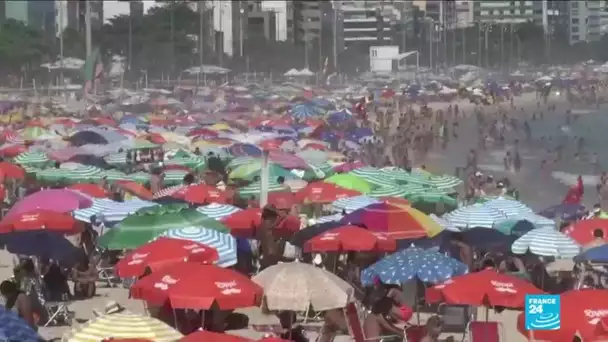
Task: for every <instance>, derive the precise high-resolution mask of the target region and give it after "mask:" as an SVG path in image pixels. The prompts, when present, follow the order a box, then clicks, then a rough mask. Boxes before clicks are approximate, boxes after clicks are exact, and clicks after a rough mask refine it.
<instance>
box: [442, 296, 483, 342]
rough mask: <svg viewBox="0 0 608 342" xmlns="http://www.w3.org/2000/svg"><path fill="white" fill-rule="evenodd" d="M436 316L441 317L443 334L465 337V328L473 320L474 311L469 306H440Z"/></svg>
mask: <svg viewBox="0 0 608 342" xmlns="http://www.w3.org/2000/svg"><path fill="white" fill-rule="evenodd" d="M437 314H438V315H439V317H441V322H442V327H443V332H448V333H459V334H462V338H463V340H464V337H465V335H466V331H467V326H468V324H469V322H471V321H472V320H473V317H474V314H475V310H474V309H473V308H472V307H471V306H469V305H447V304H440V305H439V307H438V308H437Z"/></svg>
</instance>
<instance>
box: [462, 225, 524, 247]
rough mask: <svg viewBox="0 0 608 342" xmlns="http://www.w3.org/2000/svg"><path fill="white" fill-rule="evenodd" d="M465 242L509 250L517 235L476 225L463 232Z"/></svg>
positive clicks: (476, 245)
mask: <svg viewBox="0 0 608 342" xmlns="http://www.w3.org/2000/svg"><path fill="white" fill-rule="evenodd" d="M462 237H463V240H464V242H465V243H467V244H468V245H469V246H471V247H473V248H479V249H483V250H501V251H505V250H506V251H508V250H509V248H510V247H511V244H512V243H513V241H515V239H516V238H517V237H516V236H511V235H506V234H503V233H501V232H500V231H498V230H495V229H488V228H483V227H475V228H471V229H467V230H465V231H464V232H462Z"/></svg>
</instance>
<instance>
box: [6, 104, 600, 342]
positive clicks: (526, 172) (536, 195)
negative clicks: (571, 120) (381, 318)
mask: <svg viewBox="0 0 608 342" xmlns="http://www.w3.org/2000/svg"><path fill="white" fill-rule="evenodd" d="M457 103H458V105H459V107H460V109H461V110H463V111H465V112H467V113H468V114H469V115H468V116H467V117H466V118H463V119H461V121H460V128H459V138H458V139H457V140H451V141H450V143H449V144H448V146H447V148H446V149H445V150H441V149H440V148H439V147H437V148H435V149H434V150H433V151H431V152H430V153H429V155H428V156H427V157H426V159H425V160H424V161H422V162H423V163H424V164H425V165H426V166H427V168H428V169H429V170H431V171H433V172H444V173H447V174H454V171H455V168H456V167H460V166H463V160H464V158H465V156H466V154H467V152H468V151H469V150H470V149H471V148H475V147H476V145H477V137H476V134H477V133H476V132H477V129H476V123H475V119H474V117H473V115H470V114H471V113H472V112H473V110H474V107H475V105H474V104H471V103H469V101H459V102H457ZM550 103H555V104H557V106H558V108H557V111H556V113H555V114H556V115H563V112H564V111H565V110H566V108H567V104H566V103H565V100H564V99H562V98H552V99H550ZM452 104H453V103H452ZM448 105H449V103H430V104H429V107H431V108H432V109H434V110H437V109H441V108H444V109H447V107H448ZM503 106H505V107H507V106H508V103H505V104H503ZM516 106H517V107H518V108H522V107H523V108H525V110H526V111H531V110H534V109H535V108H536V98H535V95H534V94H524V95H522V96H519V97H517V98H516ZM495 109H496V108H495V107H494V106H488V107H485V111H486V112H492V111H494V110H495ZM560 113H561V114H560ZM395 121H396V120H395ZM396 126H397V123H396V122H395V123H393V125H392V127H396ZM393 133H394V131H393ZM504 151H505V149H493V148H491V147H489V148H488V149H487V150H486V151H484V152H483V154H481V155H480V156H479V157H480V160H479V164H480V167H481V168H483V169H484V170H486V171H487V172H488V173H490V174H492V175H494V176H495V177H503V176H508V177H509V178H510V179H511V180H512V181H513V183H514V184H515V186H516V187H517V188H518V189H519V190H520V193H521V198H522V200H523V202H525V203H526V204H529V205H530V206H531V207H532V208H534V209H536V210H540V209H542V208H545V207H548V206H551V205H553V204H557V203H559V202H560V201H561V198H562V197H563V195H564V194H565V192H566V189H567V184H564V183H567V182H564V181H561V182H560V181H559V180H557V179H555V178H554V177H551V176H550V175H549V176H542V175H540V173H539V172H538V167H537V165H538V163H539V162H540V158H542V151H539V150H538V149H535V148H534V147H527V146H525V145H524V146H522V148H521V153H522V156H523V158H524V166H523V168H522V170H521V171H520V172H519V173H517V174H515V173H508V174H507V173H505V172H504V168H503V165H502V157H503V156H504ZM555 171H563V172H564V173H568V172H569V171H570V170H568V169H563V170H562V169H556V170H555ZM586 185H587V186H589V188H590V189H591V187H592V184H586ZM589 197H590V198H588V199H587V201H586V202H590V203H593V198H592V196H589ZM587 204H589V203H587ZM12 269H13V256H12V255H10V254H9V253H7V252H6V251H0V276H2V277H3V279H7V278H9V277H11V276H12ZM128 297H129V295H128V290H127V289H125V288H122V287H117V288H107V287H104V286H103V285H101V284H100V286H99V287H98V291H97V296H96V297H94V298H92V299H89V300H82V301H75V302H72V303H70V305H69V307H70V310H72V311H74V313H75V317H76V319H75V321H74V325H75V326H76V325H77V324H81V323H82V322H85V321H86V320H88V319H90V318H91V317H92V316H93V312H92V311H93V309H98V310H100V311H102V310H103V308H104V306H105V304H106V303H107V302H108V301H116V302H118V303H120V304H121V305H122V306H124V307H125V308H126V309H127V310H129V311H132V312H135V313H142V314H143V313H145V308H144V305H143V303H142V302H141V301H137V300H131V299H129V298H128ZM237 311H238V312H242V313H245V314H247V315H248V317H249V320H250V324H268V323H278V320H277V319H276V318H275V317H274V316H267V315H264V314H262V312H261V310H260V309H259V308H248V309H242V310H237ZM517 315H518V312H516V311H504V312H503V313H501V314H496V313H494V312H493V311H492V310H490V311H489V320H491V321H498V322H501V324H502V327H503V331H504V338H505V340H506V341H510V342H511V341H513V342H517V341H526V340H527V339H526V338H525V337H524V336H522V335H521V334H519V333H518V332H517V330H516V319H517ZM427 316H428V315H421V319H422V320H421V322H420V323H424V320H425V318H426V317H427ZM478 317H479V318H480V319H482V318H483V319H485V317H486V309H485V308H480V309H479V312H478ZM411 323H414V324H415V323H417V322H416V316H415V318H413V321H412V322H411ZM70 329H71V327H67V326H59V327H41V328H40V334H41V335H42V337H44V338H45V339H48V340H53V339H60V338H61V337H62V336H63V335H64V334H65V333H66V332H67V331H69V330H70ZM229 333H232V334H237V335H242V336H245V337H249V338H252V339H258V338H261V337H262V336H263V333H259V332H256V331H254V330H253V329H246V330H238V331H231V332H229ZM444 335H445V334H444ZM309 337H310V340H311V341H314V340H315V339H316V336H314V335H313V334H310V335H309ZM442 337H447V335H445V336H442ZM455 337H456V339H457V340H460V339H461V338H462V336H461V335H455ZM347 340H350V338H349V337H348V336H341V337H339V338H337V339H336V341H347Z"/></svg>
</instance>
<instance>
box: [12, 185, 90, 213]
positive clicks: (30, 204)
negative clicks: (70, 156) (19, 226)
mask: <svg viewBox="0 0 608 342" xmlns="http://www.w3.org/2000/svg"><path fill="white" fill-rule="evenodd" d="M92 205H93V201H91V200H90V199H89V198H88V197H86V196H85V195H83V194H80V193H77V192H75V191H71V190H68V189H49V190H41V191H38V192H36V193H33V194H31V195H29V196H27V197H26V198H24V199H22V200H21V201H19V202H17V203H16V204H15V205H14V206H13V207H12V208H11V210H9V211H8V213H7V214H6V216H5V219H9V218H11V217H13V216H17V215H19V214H23V213H28V212H31V211H34V210H48V211H54V212H57V213H69V212H71V211H74V210H77V209H83V208H89V207H90V206H92Z"/></svg>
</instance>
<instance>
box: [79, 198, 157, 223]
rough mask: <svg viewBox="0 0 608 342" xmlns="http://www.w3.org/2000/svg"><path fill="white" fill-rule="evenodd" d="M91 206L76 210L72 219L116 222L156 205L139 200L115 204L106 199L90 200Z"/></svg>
mask: <svg viewBox="0 0 608 342" xmlns="http://www.w3.org/2000/svg"><path fill="white" fill-rule="evenodd" d="M92 201H93V205H92V206H91V207H89V208H86V209H78V210H74V211H73V212H72V215H73V216H74V218H75V219H76V220H78V221H81V222H87V223H89V222H90V221H91V216H93V215H95V216H97V217H98V218H99V219H102V220H103V221H104V222H118V221H122V220H124V219H125V218H126V217H127V216H129V215H131V214H133V213H135V212H136V211H138V210H139V209H141V208H146V207H152V206H155V205H158V204H157V203H154V202H149V201H144V200H140V199H132V200H128V201H124V202H116V201H112V200H110V199H107V198H101V199H95V198H94V199H92Z"/></svg>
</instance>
